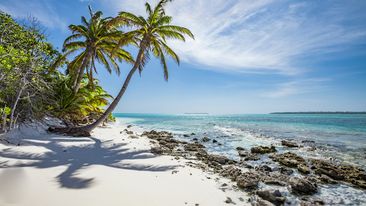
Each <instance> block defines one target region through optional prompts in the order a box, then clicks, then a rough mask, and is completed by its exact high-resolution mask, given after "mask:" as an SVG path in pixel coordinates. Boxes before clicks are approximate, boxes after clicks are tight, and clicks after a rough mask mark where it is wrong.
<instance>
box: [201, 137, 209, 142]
mask: <svg viewBox="0 0 366 206" xmlns="http://www.w3.org/2000/svg"><path fill="white" fill-rule="evenodd" d="M208 141H210V138H208V137H203V138H202V142H208Z"/></svg>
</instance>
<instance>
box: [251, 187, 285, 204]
mask: <svg viewBox="0 0 366 206" xmlns="http://www.w3.org/2000/svg"><path fill="white" fill-rule="evenodd" d="M257 195H258V196H259V197H261V198H262V199H264V200H267V201H269V202H271V203H273V204H274V205H276V206H279V205H283V204H284V203H285V201H286V198H285V197H283V196H282V194H281V192H280V191H279V190H275V191H270V190H264V191H257Z"/></svg>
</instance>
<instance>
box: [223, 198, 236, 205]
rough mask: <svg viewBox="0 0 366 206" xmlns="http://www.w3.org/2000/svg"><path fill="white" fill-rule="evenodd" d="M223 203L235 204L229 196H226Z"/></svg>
mask: <svg viewBox="0 0 366 206" xmlns="http://www.w3.org/2000/svg"><path fill="white" fill-rule="evenodd" d="M225 203H226V204H235V203H234V202H233V200H232V199H231V198H230V197H226V200H225Z"/></svg>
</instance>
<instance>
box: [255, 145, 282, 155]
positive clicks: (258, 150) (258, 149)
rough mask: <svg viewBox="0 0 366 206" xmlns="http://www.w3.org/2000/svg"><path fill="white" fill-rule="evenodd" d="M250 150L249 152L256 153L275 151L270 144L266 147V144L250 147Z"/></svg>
mask: <svg viewBox="0 0 366 206" xmlns="http://www.w3.org/2000/svg"><path fill="white" fill-rule="evenodd" d="M250 152H251V153H256V154H266V153H274V152H277V150H276V148H275V147H274V146H273V145H271V146H270V147H266V146H258V147H252V148H251V149H250Z"/></svg>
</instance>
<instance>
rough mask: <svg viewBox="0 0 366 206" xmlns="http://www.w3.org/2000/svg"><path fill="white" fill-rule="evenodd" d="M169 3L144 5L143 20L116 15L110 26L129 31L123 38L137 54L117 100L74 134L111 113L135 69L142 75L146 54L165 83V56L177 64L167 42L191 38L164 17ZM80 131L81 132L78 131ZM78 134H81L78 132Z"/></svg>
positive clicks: (166, 75) (186, 30)
mask: <svg viewBox="0 0 366 206" xmlns="http://www.w3.org/2000/svg"><path fill="white" fill-rule="evenodd" d="M170 1H171V0H160V2H159V3H158V4H157V5H156V6H155V8H154V9H152V7H151V5H150V4H149V3H146V4H145V7H146V12H147V14H148V17H147V18H144V17H142V16H136V15H134V14H132V13H129V12H120V13H119V15H118V16H117V17H116V18H115V19H113V20H112V21H111V22H110V23H111V24H114V25H119V26H127V27H130V28H133V29H132V30H131V31H129V32H126V33H125V34H124V35H126V36H128V37H131V38H133V39H135V40H137V43H138V45H139V46H138V48H139V51H138V54H137V57H136V60H135V63H134V65H133V67H132V69H131V70H130V72H129V73H128V75H127V77H126V79H125V82H124V84H123V86H122V88H121V90H120V92H119V93H118V95H117V97H116V98H115V99H114V100H113V102H112V103H111V104H110V106H109V107H108V108H107V110H106V111H105V112H104V114H103V115H102V116H101V117H100V118H99V119H98V120H96V121H95V122H94V123H93V124H90V125H87V126H84V127H81V128H75V129H76V130H75V132H76V133H78V134H87V133H89V132H91V131H92V130H93V129H95V128H96V127H97V126H98V125H100V124H101V123H102V122H104V121H105V120H106V118H107V117H108V116H109V115H110V114H111V113H112V111H113V110H114V109H115V107H116V106H117V104H118V103H119V101H120V100H121V98H122V96H123V94H124V93H125V91H126V89H127V87H128V84H129V83H130V80H131V78H132V76H133V75H134V74H135V72H136V71H137V70H138V71H139V72H140V73H141V72H142V70H143V68H144V66H145V65H146V63H147V61H148V60H149V54H150V53H152V54H153V55H154V56H155V57H157V58H159V59H160V62H161V65H162V67H163V72H164V78H165V80H166V81H167V80H168V77H169V73H168V66H167V63H166V56H165V55H168V56H170V57H171V58H173V60H175V62H176V63H177V64H178V65H179V57H178V55H177V54H176V53H175V52H174V51H173V49H171V48H170V47H169V46H168V44H167V41H166V40H167V39H176V40H181V41H185V35H188V36H189V37H191V38H194V36H193V34H192V32H191V31H190V30H189V29H187V28H184V27H181V26H176V25H171V24H170V23H171V21H172V17H171V16H167V15H166V14H165V10H164V6H165V5H166V3H167V2H170ZM124 41H125V40H124V39H121V41H120V42H119V44H123V43H124ZM81 131H82V132H81ZM80 132H81V133H80Z"/></svg>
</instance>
